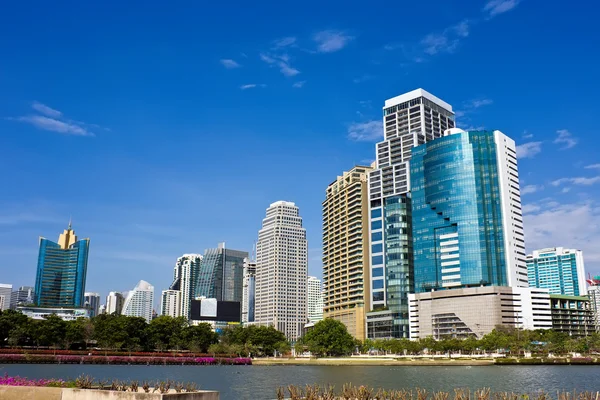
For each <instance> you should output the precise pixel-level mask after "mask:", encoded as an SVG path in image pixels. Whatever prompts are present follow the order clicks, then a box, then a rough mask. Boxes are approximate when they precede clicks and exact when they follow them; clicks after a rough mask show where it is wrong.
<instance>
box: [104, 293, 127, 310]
mask: <svg viewBox="0 0 600 400" xmlns="http://www.w3.org/2000/svg"><path fill="white" fill-rule="evenodd" d="M124 301H125V297H124V296H123V294H122V293H120V292H109V293H108V296H106V313H107V314H115V313H116V314H117V315H120V314H121V312H122V311H123V302H124Z"/></svg>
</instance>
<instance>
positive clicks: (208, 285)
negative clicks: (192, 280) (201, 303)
mask: <svg viewBox="0 0 600 400" xmlns="http://www.w3.org/2000/svg"><path fill="white" fill-rule="evenodd" d="M247 257H248V252H245V251H239V250H232V249H227V248H225V243H219V245H218V246H217V248H216V249H207V250H206V251H205V253H204V259H203V261H202V266H201V268H200V273H199V278H198V284H197V287H196V297H198V296H203V297H208V298H215V299H217V300H222V301H237V302H240V303H241V302H242V297H243V281H244V259H245V258H247Z"/></svg>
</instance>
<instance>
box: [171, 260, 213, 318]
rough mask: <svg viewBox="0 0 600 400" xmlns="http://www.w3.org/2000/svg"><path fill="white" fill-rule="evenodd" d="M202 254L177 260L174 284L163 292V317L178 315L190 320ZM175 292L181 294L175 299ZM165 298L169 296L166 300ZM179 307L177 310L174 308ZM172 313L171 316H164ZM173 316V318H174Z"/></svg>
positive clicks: (174, 269) (174, 270)
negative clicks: (165, 302)
mask: <svg viewBox="0 0 600 400" xmlns="http://www.w3.org/2000/svg"><path fill="white" fill-rule="evenodd" d="M202 259H203V256H202V255H201V254H184V255H182V256H181V257H179V258H178V259H177V262H176V263H175V267H174V268H173V282H172V283H171V286H169V290H168V291H163V298H162V301H161V315H171V314H173V315H174V314H177V316H178V317H179V316H184V317H186V318H188V319H189V318H190V304H191V303H190V302H191V301H192V300H193V299H194V298H195V296H196V290H197V286H198V279H199V277H200V269H201V268H202ZM173 291H179V292H180V294H179V296H178V298H177V299H175V298H174V297H173V296H174V293H173ZM164 296H167V297H166V298H165V297H164ZM165 300H166V301H168V302H169V304H168V305H167V304H165V306H167V307H166V308H162V305H163V304H164V301H165ZM175 300H176V304H175ZM174 306H177V307H178V309H177V310H175V309H173V308H172V307H174ZM163 310H164V311H165V312H170V313H171V314H162V312H163ZM173 315H172V316H173Z"/></svg>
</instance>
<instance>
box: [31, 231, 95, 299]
mask: <svg viewBox="0 0 600 400" xmlns="http://www.w3.org/2000/svg"><path fill="white" fill-rule="evenodd" d="M89 247H90V240H89V239H82V240H77V236H76V235H75V231H73V229H71V223H69V227H68V228H67V229H66V230H65V231H64V232H63V233H62V234H61V235H60V237H59V238H58V243H56V242H53V241H51V240H48V239H45V238H40V250H39V256H38V266H37V274H36V279H35V303H36V304H37V305H38V306H41V307H83V306H84V294H85V279H86V273H87V260H88V251H89Z"/></svg>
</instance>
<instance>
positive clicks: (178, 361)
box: [0, 354, 252, 365]
mask: <svg viewBox="0 0 600 400" xmlns="http://www.w3.org/2000/svg"><path fill="white" fill-rule="evenodd" d="M0 363H4V364H120V365H130V364H132V365H251V364H252V360H251V359H250V358H242V357H238V358H229V357H227V358H226V357H133V356H132V357H129V356H108V357H107V356H98V355H92V356H73V355H69V356H65V355H56V356H54V355H45V354H0Z"/></svg>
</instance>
